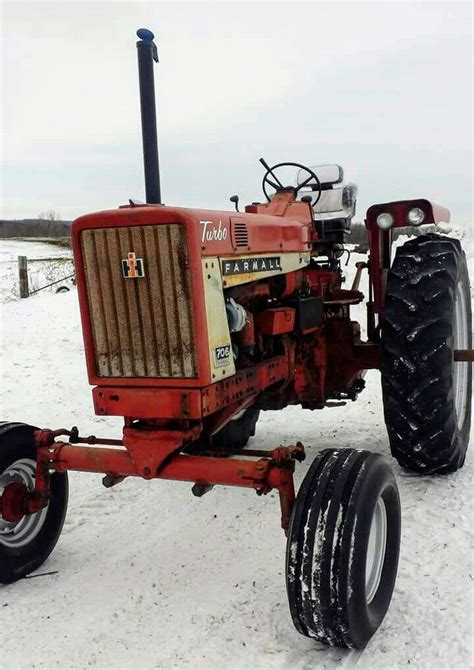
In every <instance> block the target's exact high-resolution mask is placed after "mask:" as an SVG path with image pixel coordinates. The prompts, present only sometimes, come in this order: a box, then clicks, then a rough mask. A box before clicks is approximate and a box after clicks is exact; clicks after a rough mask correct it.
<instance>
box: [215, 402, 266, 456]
mask: <svg viewBox="0 0 474 670" xmlns="http://www.w3.org/2000/svg"><path fill="white" fill-rule="evenodd" d="M259 414H260V410H258V409H252V408H250V409H246V410H244V411H243V412H242V414H241V415H240V416H238V417H237V418H236V419H231V421H229V422H228V423H226V425H225V426H224V427H223V428H221V430H220V431H219V432H218V433H216V434H215V435H213V436H212V437H211V445H212V447H213V448H214V449H229V450H232V451H234V450H239V449H243V448H244V447H245V446H246V444H247V442H248V441H249V440H250V438H251V437H253V436H254V435H255V427H256V425H257V421H258V417H259Z"/></svg>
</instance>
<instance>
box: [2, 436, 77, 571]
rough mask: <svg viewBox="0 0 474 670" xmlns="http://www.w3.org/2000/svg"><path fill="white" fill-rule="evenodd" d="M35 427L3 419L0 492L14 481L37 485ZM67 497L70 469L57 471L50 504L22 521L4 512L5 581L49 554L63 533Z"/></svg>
mask: <svg viewBox="0 0 474 670" xmlns="http://www.w3.org/2000/svg"><path fill="white" fill-rule="evenodd" d="M35 430H37V429H36V428H34V427H33V426H28V425H26V424H22V423H0V495H1V494H2V490H3V488H4V487H5V486H7V485H8V483H10V482H12V481H19V482H22V483H24V484H26V485H27V487H28V488H29V489H30V490H32V489H33V488H34V472H35V467H36V447H35V440H34V432H35ZM67 501H68V477H67V473H54V474H52V475H51V498H50V501H49V503H48V506H47V507H45V508H43V509H42V510H40V511H38V512H36V514H31V515H25V516H24V517H23V518H22V519H21V520H20V521H19V522H18V523H12V522H7V521H6V520H5V519H3V518H2V517H1V516H0V583H1V584H9V583H11V582H14V581H16V580H18V579H21V578H22V577H25V576H26V575H28V574H29V573H30V572H34V571H35V570H36V569H37V568H39V567H40V565H42V564H43V563H44V561H45V560H46V559H47V558H48V556H49V555H50V553H51V552H52V550H53V549H54V546H55V545H56V542H57V541H58V539H59V535H60V534H61V530H62V527H63V523H64V519H65V516H66V509H67Z"/></svg>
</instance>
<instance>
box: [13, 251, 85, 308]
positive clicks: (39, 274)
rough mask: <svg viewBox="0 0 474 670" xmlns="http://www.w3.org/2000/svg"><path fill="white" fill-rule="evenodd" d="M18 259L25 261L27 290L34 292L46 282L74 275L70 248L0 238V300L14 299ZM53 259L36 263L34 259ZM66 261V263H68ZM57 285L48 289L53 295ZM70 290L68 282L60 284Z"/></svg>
mask: <svg viewBox="0 0 474 670" xmlns="http://www.w3.org/2000/svg"><path fill="white" fill-rule="evenodd" d="M18 256H26V257H27V259H28V275H29V286H30V291H34V290H35V289H38V288H40V287H42V286H45V285H46V284H49V283H50V282H53V281H56V280H57V279H62V278H63V277H66V276H68V275H70V274H72V273H73V272H74V268H73V264H72V256H71V249H69V248H67V247H63V246H58V245H57V244H48V243H47V242H38V241H37V240H35V239H34V238H13V239H0V301H1V302H6V301H8V300H16V299H18V297H19V288H18ZM42 258H48V259H55V260H49V261H38V260H37V259H42ZM68 259H70V260H68ZM62 285H63V283H62V282H61V284H57V285H55V286H53V287H51V288H49V289H46V291H48V292H54V291H55V290H56V288H57V287H58V286H62ZM64 285H65V286H68V287H70V286H71V281H70V280H67V281H65V282H64Z"/></svg>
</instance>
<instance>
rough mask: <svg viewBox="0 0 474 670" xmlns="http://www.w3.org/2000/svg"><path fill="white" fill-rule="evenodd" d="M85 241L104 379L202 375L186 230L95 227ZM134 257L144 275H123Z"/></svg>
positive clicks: (94, 327) (98, 360)
mask: <svg viewBox="0 0 474 670" xmlns="http://www.w3.org/2000/svg"><path fill="white" fill-rule="evenodd" d="M81 244H82V250H83V256H84V272H85V276H86V284H87V294H88V299H89V309H90V316H91V324H92V335H93V340H94V348H95V359H96V367H97V374H98V376H99V377H196V376H197V363H196V352H195V334H194V323H193V316H192V315H193V301H192V291H191V276H190V271H189V262H188V253H187V247H186V237H185V230H184V227H183V226H181V225H180V224H176V223H171V224H163V225H156V226H131V227H127V228H125V227H116V228H94V229H91V230H84V231H83V232H82V234H81ZM130 252H134V253H135V256H136V258H137V259H143V268H144V276H140V277H137V278H133V279H127V278H125V277H124V276H123V272H122V260H124V259H127V257H128V254H129V253H130Z"/></svg>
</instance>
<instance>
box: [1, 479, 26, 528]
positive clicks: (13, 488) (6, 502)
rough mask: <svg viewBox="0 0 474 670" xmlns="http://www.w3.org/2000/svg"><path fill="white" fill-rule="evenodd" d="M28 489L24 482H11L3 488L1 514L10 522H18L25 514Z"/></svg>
mask: <svg viewBox="0 0 474 670" xmlns="http://www.w3.org/2000/svg"><path fill="white" fill-rule="evenodd" d="M27 495H28V489H27V487H26V486H25V484H23V483H22V482H15V481H13V482H11V483H10V484H7V485H6V486H5V488H4V489H3V493H2V497H1V498H0V503H1V504H0V516H2V518H3V519H4V520H5V521H8V522H10V523H18V521H21V519H22V517H24V515H25V511H24V510H25V502H26V496H27Z"/></svg>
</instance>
